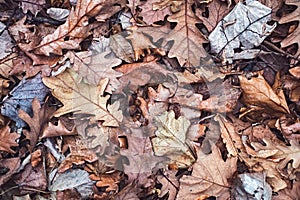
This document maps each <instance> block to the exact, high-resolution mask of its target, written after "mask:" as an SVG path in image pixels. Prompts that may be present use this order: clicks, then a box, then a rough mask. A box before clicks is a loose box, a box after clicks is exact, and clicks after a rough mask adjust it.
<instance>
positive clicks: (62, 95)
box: [43, 69, 122, 126]
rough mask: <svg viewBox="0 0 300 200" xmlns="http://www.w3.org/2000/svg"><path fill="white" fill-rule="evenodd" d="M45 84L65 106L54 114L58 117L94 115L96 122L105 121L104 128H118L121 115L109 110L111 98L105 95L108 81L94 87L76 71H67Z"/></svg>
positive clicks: (46, 80) (49, 79)
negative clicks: (72, 114)
mask: <svg viewBox="0 0 300 200" xmlns="http://www.w3.org/2000/svg"><path fill="white" fill-rule="evenodd" d="M43 82H44V83H45V85H47V86H48V87H49V88H51V89H52V94H53V96H55V97H56V98H58V99H59V100H60V101H61V102H62V103H63V104H64V106H63V107H61V108H59V109H58V110H57V111H56V112H55V113H54V115H55V116H56V117H58V116H61V115H64V114H67V113H70V112H74V113H75V114H90V115H93V116H94V117H93V119H94V120H101V121H104V122H103V126H118V123H119V122H118V121H121V118H122V115H121V113H119V112H117V113H116V114H117V115H118V116H114V115H113V114H112V113H110V112H109V111H108V110H107V106H106V104H107V100H108V99H109V97H110V96H109V95H105V96H104V95H103V93H104V90H105V88H106V86H107V84H108V80H107V79H104V80H103V81H101V82H100V83H99V84H98V85H97V86H93V85H89V84H87V83H84V82H83V80H82V78H81V77H80V76H79V74H77V73H76V72H75V71H74V70H72V69H67V70H66V71H65V72H63V73H62V74H59V75H58V76H56V77H51V78H48V77H45V78H43Z"/></svg>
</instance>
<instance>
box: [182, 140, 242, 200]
mask: <svg viewBox="0 0 300 200" xmlns="http://www.w3.org/2000/svg"><path fill="white" fill-rule="evenodd" d="M236 164H237V158H234V157H231V158H227V160H226V161H224V160H223V159H222V155H221V153H220V150H219V149H218V148H217V147H216V146H215V145H213V146H212V153H211V154H208V155H206V154H204V153H203V152H202V151H201V149H200V150H199V153H198V160H197V162H195V163H194V165H193V172H192V174H191V175H184V176H183V177H182V178H181V179H180V189H179V192H178V195H177V199H178V200H179V199H186V197H187V196H188V197H189V199H197V198H200V197H201V196H202V197H209V196H216V197H217V198H218V197H219V198H220V199H228V198H229V196H230V194H229V188H230V185H229V182H228V180H227V179H228V178H230V177H232V175H233V173H234V172H235V171H236ZM200 199H201V198H200Z"/></svg>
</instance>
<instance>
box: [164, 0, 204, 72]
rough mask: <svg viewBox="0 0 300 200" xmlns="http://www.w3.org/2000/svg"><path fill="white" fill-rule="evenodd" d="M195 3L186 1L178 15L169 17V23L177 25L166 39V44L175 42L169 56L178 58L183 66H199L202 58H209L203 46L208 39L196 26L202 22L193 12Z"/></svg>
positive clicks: (189, 0) (191, 0) (190, 0)
mask: <svg viewBox="0 0 300 200" xmlns="http://www.w3.org/2000/svg"><path fill="white" fill-rule="evenodd" d="M193 3H194V1H193V0H187V1H185V2H184V4H183V5H181V10H180V11H179V12H178V13H175V14H173V15H171V16H169V17H168V21H169V22H176V23H177V25H176V26H175V28H174V29H173V30H172V31H170V32H169V33H168V37H166V38H165V39H166V42H168V41H174V44H173V45H172V47H171V49H170V51H169V54H168V56H169V57H170V58H173V57H177V59H178V61H179V63H180V65H181V66H199V65H200V61H201V59H200V58H206V57H207V56H208V55H207V53H206V51H205V49H204V48H203V46H202V44H203V43H207V39H206V37H205V36H204V35H203V34H202V33H201V32H200V31H199V30H198V28H197V26H196V25H195V24H196V23H200V20H199V19H198V18H197V17H196V16H195V14H194V12H193V11H192V4H193Z"/></svg>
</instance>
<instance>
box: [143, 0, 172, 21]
mask: <svg viewBox="0 0 300 200" xmlns="http://www.w3.org/2000/svg"><path fill="white" fill-rule="evenodd" d="M159 2H160V1H159V0H150V1H146V2H145V3H144V4H143V5H141V6H140V7H141V9H142V12H141V15H142V16H143V21H145V22H146V23H147V24H148V25H151V24H153V23H154V22H157V21H160V20H163V19H164V17H165V16H166V15H170V14H171V10H170V8H169V7H168V6H166V7H160V8H157V7H154V6H155V5H154V4H156V3H159Z"/></svg>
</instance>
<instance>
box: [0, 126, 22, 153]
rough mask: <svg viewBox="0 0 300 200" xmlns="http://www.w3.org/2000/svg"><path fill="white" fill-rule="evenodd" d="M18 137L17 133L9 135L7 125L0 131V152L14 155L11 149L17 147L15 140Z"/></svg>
mask: <svg viewBox="0 0 300 200" xmlns="http://www.w3.org/2000/svg"><path fill="white" fill-rule="evenodd" d="M19 137H20V135H19V134H17V133H11V132H10V128H9V126H8V125H6V126H4V127H3V128H1V129H0V138H1V140H0V150H1V151H6V152H9V153H15V151H14V150H12V149H11V147H17V146H19V144H18V143H17V142H16V139H18V138H19Z"/></svg>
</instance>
